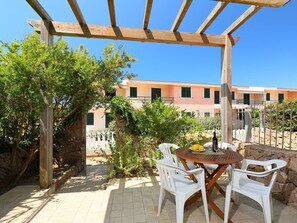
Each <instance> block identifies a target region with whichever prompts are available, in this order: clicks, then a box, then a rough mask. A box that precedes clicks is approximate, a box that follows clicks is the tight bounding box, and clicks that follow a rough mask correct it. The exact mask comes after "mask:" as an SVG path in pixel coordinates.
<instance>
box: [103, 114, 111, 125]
mask: <svg viewBox="0 0 297 223" xmlns="http://www.w3.org/2000/svg"><path fill="white" fill-rule="evenodd" d="M111 121H112V117H111V116H110V113H105V128H108V126H109V123H110V122H111Z"/></svg>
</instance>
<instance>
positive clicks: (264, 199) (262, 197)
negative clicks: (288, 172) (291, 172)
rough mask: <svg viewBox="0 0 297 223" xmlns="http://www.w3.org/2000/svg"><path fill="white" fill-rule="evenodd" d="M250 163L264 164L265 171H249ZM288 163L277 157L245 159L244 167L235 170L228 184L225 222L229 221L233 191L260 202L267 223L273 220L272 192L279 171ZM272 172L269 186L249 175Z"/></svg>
mask: <svg viewBox="0 0 297 223" xmlns="http://www.w3.org/2000/svg"><path fill="white" fill-rule="evenodd" d="M249 165H258V166H263V167H264V169H265V171H263V172H254V171H249V170H247V167H248V166H249ZM286 165H287V162H286V161H284V160H276V159H274V160H268V161H257V160H248V159H245V160H243V163H242V168H241V169H234V170H233V174H232V180H231V182H230V183H229V184H228V186H227V189H226V201H225V218H224V223H227V222H228V215H229V207H230V199H231V191H234V192H238V193H240V194H243V195H245V196H247V197H249V198H251V199H253V200H255V201H256V202H258V203H259V204H260V205H261V206H262V208H263V212H264V219H265V223H271V220H273V209H272V199H271V193H270V192H271V189H272V186H273V184H274V182H275V179H276V177H277V173H278V171H279V170H280V169H281V168H283V167H285V166H286ZM270 174H272V177H271V180H270V183H269V185H268V186H265V185H264V184H263V183H260V182H257V181H255V180H252V179H250V178H249V177H248V176H253V177H266V176H268V175H270Z"/></svg>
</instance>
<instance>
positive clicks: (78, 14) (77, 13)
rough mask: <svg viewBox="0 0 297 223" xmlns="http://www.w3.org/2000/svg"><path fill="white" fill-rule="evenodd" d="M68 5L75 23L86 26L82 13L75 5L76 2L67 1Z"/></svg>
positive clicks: (72, 0) (75, 0) (73, 0)
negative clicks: (75, 20)
mask: <svg viewBox="0 0 297 223" xmlns="http://www.w3.org/2000/svg"><path fill="white" fill-rule="evenodd" d="M68 4H69V5H70V7H71V9H72V11H73V13H74V15H75V17H76V19H77V21H78V22H79V23H80V24H86V21H85V19H84V17H83V14H82V12H81V11H80V8H79V6H78V4H77V0H68Z"/></svg>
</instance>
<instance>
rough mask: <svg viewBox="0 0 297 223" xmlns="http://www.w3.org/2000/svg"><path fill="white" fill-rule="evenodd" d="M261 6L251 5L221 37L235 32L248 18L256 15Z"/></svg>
mask: <svg viewBox="0 0 297 223" xmlns="http://www.w3.org/2000/svg"><path fill="white" fill-rule="evenodd" d="M261 8H262V6H256V5H252V6H250V7H249V8H248V9H247V10H246V11H245V12H244V13H243V14H242V15H241V16H240V17H239V18H238V19H237V20H236V21H235V22H233V23H232V24H231V25H230V26H229V27H228V28H227V29H226V30H225V31H224V32H223V33H222V35H230V34H232V33H233V32H234V31H235V30H237V29H238V28H239V27H240V26H241V25H242V24H243V23H245V22H246V21H247V20H248V19H249V18H251V17H252V16H253V15H254V14H256V13H257V12H258V11H259V10H260V9H261Z"/></svg>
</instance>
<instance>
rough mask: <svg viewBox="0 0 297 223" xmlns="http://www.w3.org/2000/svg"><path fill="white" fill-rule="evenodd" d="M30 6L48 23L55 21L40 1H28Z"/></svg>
mask: <svg viewBox="0 0 297 223" xmlns="http://www.w3.org/2000/svg"><path fill="white" fill-rule="evenodd" d="M26 1H27V2H28V4H29V5H30V6H31V7H32V8H33V9H34V10H35V12H36V13H37V14H38V15H39V16H40V17H41V18H42V19H45V20H48V21H53V19H52V18H51V17H50V16H49V14H48V13H47V11H46V10H45V9H44V8H43V7H42V5H41V4H40V3H39V2H38V0H26Z"/></svg>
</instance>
